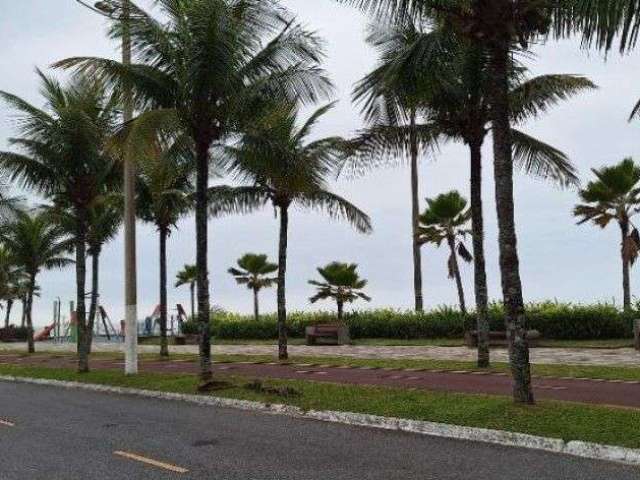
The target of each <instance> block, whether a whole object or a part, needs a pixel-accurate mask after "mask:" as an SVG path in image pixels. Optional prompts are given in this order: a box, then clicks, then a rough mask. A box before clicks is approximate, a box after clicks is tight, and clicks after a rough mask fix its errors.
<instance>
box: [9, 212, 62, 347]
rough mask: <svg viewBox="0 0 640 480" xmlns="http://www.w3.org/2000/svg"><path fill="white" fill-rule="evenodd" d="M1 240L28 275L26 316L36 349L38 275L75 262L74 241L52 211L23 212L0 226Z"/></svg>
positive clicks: (31, 341)
mask: <svg viewBox="0 0 640 480" xmlns="http://www.w3.org/2000/svg"><path fill="white" fill-rule="evenodd" d="M0 243H2V245H4V248H5V249H6V251H7V253H8V255H9V257H10V258H11V261H12V263H13V264H14V265H16V266H17V267H19V268H21V269H22V270H24V272H25V273H26V275H27V278H28V282H27V285H28V289H27V292H26V305H25V307H26V309H25V316H26V324H27V329H28V332H29V333H28V345H29V353H34V352H35V347H34V343H33V319H32V310H33V297H34V294H35V291H36V280H37V277H38V275H39V274H40V272H42V271H43V270H52V269H58V268H64V267H66V266H68V265H70V264H72V263H73V261H72V260H71V259H70V258H68V257H67V254H68V253H70V252H71V251H72V250H73V248H74V242H73V239H71V238H69V237H68V236H66V233H65V231H64V229H63V228H61V227H60V226H59V225H57V224H55V223H53V222H51V219H50V218H49V215H48V214H46V213H42V212H40V213H33V212H30V213H27V212H22V213H19V214H18V215H17V218H16V219H15V220H14V221H13V222H11V223H9V224H8V225H6V226H4V227H2V228H1V229H0Z"/></svg>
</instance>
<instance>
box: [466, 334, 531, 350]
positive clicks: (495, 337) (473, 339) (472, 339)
mask: <svg viewBox="0 0 640 480" xmlns="http://www.w3.org/2000/svg"><path fill="white" fill-rule="evenodd" d="M540 338H541V335H540V332H539V331H538V330H529V331H527V340H529V346H530V347H531V348H535V347H537V346H538V343H539V340H540ZM464 343H465V345H466V346H467V347H470V348H473V347H477V346H478V331H477V330H471V331H468V332H467V333H465V334H464ZM489 346H490V347H508V346H509V341H508V340H507V332H489Z"/></svg>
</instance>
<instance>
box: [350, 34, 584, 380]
mask: <svg viewBox="0 0 640 480" xmlns="http://www.w3.org/2000/svg"><path fill="white" fill-rule="evenodd" d="M369 41H370V42H371V43H373V44H374V45H375V46H376V47H377V48H378V49H379V51H380V52H381V58H382V59H383V60H384V61H383V62H382V65H381V66H380V67H379V68H378V69H376V70H374V72H372V73H371V74H369V75H367V77H365V78H364V79H363V80H362V81H361V82H360V83H359V84H358V86H357V88H356V98H357V99H361V98H362V99H364V100H365V101H366V103H365V106H366V111H367V112H368V114H369V115H373V116H375V117H377V118H378V119H377V121H376V124H375V125H374V126H373V127H371V128H369V129H367V130H365V131H363V132H361V133H360V134H359V135H358V137H357V138H356V139H355V140H354V141H353V145H352V148H353V149H354V151H355V153H357V154H358V155H356V156H355V158H356V159H361V158H362V157H364V160H365V161H366V162H371V158H373V159H374V160H377V159H378V158H379V157H381V156H384V157H389V156H392V157H396V156H397V155H398V154H402V153H403V149H405V148H406V146H407V145H410V146H411V150H412V151H414V150H415V149H416V148H419V149H425V148H429V147H432V146H433V143H434V142H435V143H436V144H437V142H436V140H455V141H461V142H463V143H464V144H466V145H467V146H468V147H469V151H470V170H471V175H470V178H471V182H470V186H471V212H472V215H471V216H472V228H473V250H474V287H475V297H476V314H477V317H478V320H477V323H478V331H479V341H478V366H479V367H480V368H486V367H488V366H489V344H488V335H489V322H488V289H487V276H486V267H485V255H484V218H483V211H482V210H483V209H482V146H483V144H484V143H485V140H486V137H487V135H488V134H489V132H490V130H491V124H490V121H491V118H490V108H489V98H488V94H487V88H486V86H487V83H488V80H487V76H488V74H487V55H486V52H485V51H484V50H483V49H482V48H480V47H478V46H472V47H468V46H465V45H462V44H461V43H460V42H456V41H453V40H452V38H451V35H450V33H449V32H447V31H446V29H434V30H431V31H429V32H423V31H421V30H420V29H419V28H418V27H417V26H415V25H414V24H412V23H411V22H409V23H408V24H403V25H394V24H391V25H386V26H379V27H378V28H376V29H375V30H374V31H373V33H372V34H371V36H370V39H369ZM424 52H432V53H431V54H428V55H427V54H425V53H424ZM396 78H412V79H415V80H414V82H415V83H416V84H417V85H418V86H419V87H420V92H419V94H418V95H416V96H417V99H418V100H417V101H418V102H419V103H418V107H419V108H418V109H417V111H418V112H419V116H418V120H419V123H418V124H417V125H411V124H410V125H408V126H407V125H400V126H396V125H395V124H394V123H395V122H393V123H392V124H389V119H391V120H393V119H394V118H396V117H397V114H396V113H395V110H398V108H397V107H396V106H395V104H393V103H390V102H389V101H388V100H387V96H388V93H387V92H389V91H393V85H394V82H395V79H396ZM510 81H511V91H510V96H511V100H512V110H513V112H512V121H513V122H514V124H522V123H524V122H525V121H527V120H530V119H531V118H534V117H537V116H539V115H541V114H542V113H544V112H546V111H547V110H548V109H549V108H550V107H551V106H553V105H555V104H556V103H558V102H559V101H561V100H565V99H567V98H569V97H570V96H572V95H575V94H577V93H579V92H581V91H584V90H586V89H590V88H595V85H594V84H593V83H592V82H591V81H589V80H588V79H586V78H584V77H580V76H576V75H542V76H539V77H534V78H528V77H527V76H526V71H525V70H524V69H523V68H521V67H519V66H518V65H513V67H512V78H511V80H510ZM390 109H391V110H392V111H391V114H388V113H386V112H387V111H389V110H390ZM418 140H419V141H420V142H419V143H418V144H416V142H417V141H418ZM513 149H514V161H515V164H516V165H517V166H518V167H519V168H520V169H522V170H523V171H524V172H525V173H527V174H529V175H533V176H536V177H540V178H543V179H547V180H550V181H553V182H555V183H557V184H559V185H560V186H562V187H566V186H571V185H575V184H577V183H578V178H577V176H576V173H575V169H574V168H573V166H572V165H571V164H570V162H569V160H568V159H567V157H566V155H564V154H563V153H562V152H560V151H559V150H557V149H556V148H554V147H552V146H550V145H548V144H546V143H544V142H542V141H540V140H538V139H535V138H532V137H531V136H529V135H527V134H525V133H524V132H522V131H519V130H513ZM352 161H353V160H352ZM386 163H388V162H386V161H385V162H384V163H383V165H384V164H386ZM358 164H359V165H361V164H362V162H359V163H358ZM373 164H374V165H379V164H380V163H379V162H378V161H376V162H374V163H373ZM414 196H415V194H414ZM416 238H417V237H416Z"/></svg>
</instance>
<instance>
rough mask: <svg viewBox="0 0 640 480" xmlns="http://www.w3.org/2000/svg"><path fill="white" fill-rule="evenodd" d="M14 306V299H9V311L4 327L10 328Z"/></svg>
mask: <svg viewBox="0 0 640 480" xmlns="http://www.w3.org/2000/svg"><path fill="white" fill-rule="evenodd" d="M12 307H13V299H11V298H10V299H9V300H7V312H6V314H5V317H4V328H9V321H10V320H11V308H12Z"/></svg>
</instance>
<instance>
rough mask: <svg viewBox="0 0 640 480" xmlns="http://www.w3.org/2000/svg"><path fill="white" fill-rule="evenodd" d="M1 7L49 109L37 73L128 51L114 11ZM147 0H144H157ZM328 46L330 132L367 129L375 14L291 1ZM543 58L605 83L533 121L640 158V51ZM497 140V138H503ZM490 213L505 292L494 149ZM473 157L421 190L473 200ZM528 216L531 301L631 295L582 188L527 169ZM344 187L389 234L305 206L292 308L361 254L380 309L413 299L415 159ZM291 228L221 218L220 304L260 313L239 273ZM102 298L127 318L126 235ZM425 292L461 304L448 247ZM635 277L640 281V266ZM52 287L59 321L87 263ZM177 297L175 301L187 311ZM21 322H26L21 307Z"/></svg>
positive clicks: (142, 309) (550, 52)
mask: <svg viewBox="0 0 640 480" xmlns="http://www.w3.org/2000/svg"><path fill="white" fill-rule="evenodd" d="M1 3H2V8H3V14H2V16H0V45H2V54H1V55H0V72H2V73H1V74H0V89H2V90H6V91H9V92H11V93H15V94H17V95H20V96H22V97H24V98H26V99H28V100H29V101H31V102H33V103H35V104H37V105H39V106H40V105H41V99H40V97H39V95H38V81H37V79H36V76H35V75H34V69H35V68H36V67H40V68H43V69H46V68H47V67H48V65H50V64H51V63H52V62H54V61H56V60H59V59H61V58H65V57H68V56H75V55H97V56H114V57H115V56H116V55H117V54H118V50H117V45H115V44H113V43H112V42H110V41H109V40H108V39H106V37H105V28H106V25H105V23H104V21H103V20H102V19H100V18H97V17H96V16H94V15H92V14H90V13H89V12H87V11H85V10H84V9H83V8H81V7H80V6H78V5H77V4H76V2H75V1H74V0H21V1H19V2H16V1H10V0H2V2H1ZM146 3H147V2H142V4H146ZM283 3H284V4H285V5H286V6H288V7H289V8H290V9H291V10H292V11H293V12H295V14H296V15H297V16H298V18H299V20H300V21H302V22H303V23H305V24H306V25H307V26H308V27H309V28H310V29H313V30H316V31H317V32H318V33H319V34H320V35H321V36H322V37H323V38H324V39H325V40H326V45H327V60H326V62H325V68H326V69H327V70H328V72H329V73H330V75H331V77H332V79H333V80H334V82H335V84H336V85H337V92H336V98H337V99H338V100H339V101H340V102H339V104H338V106H337V107H336V108H335V109H334V110H333V111H332V112H331V113H330V114H329V115H328V116H326V117H325V120H324V122H323V123H322V124H321V125H320V126H319V128H318V129H317V132H316V133H317V134H318V135H322V136H326V135H343V136H348V135H350V134H351V133H353V132H354V131H355V130H357V129H358V128H360V127H361V126H362V121H361V118H360V116H359V113H358V109H357V107H354V106H353V105H352V104H351V102H350V92H351V89H352V86H353V84H354V82H356V81H357V80H358V79H359V78H361V77H362V76H363V75H364V74H365V73H366V72H367V71H369V70H370V69H371V68H372V66H373V65H374V63H375V52H373V51H372V49H371V48H370V47H368V46H367V45H366V43H365V41H364V36H365V28H366V26H367V19H366V18H364V17H363V16H362V15H361V14H359V13H358V12H356V11H354V10H352V9H349V8H346V7H341V6H337V5H335V4H334V3H333V2H332V1H331V0H314V1H313V2H311V1H309V0H286V1H284V2H283ZM536 53H537V56H536V58H534V59H532V61H531V62H529V63H530V67H531V69H532V71H533V72H534V73H535V74H541V73H579V74H585V75H588V76H589V77H590V78H591V79H592V80H593V81H594V82H595V83H597V84H598V85H599V86H600V89H599V90H598V91H597V92H593V93H588V94H584V95H581V96H579V97H577V98H574V99H572V100H570V101H569V102H567V103H566V104H564V105H562V106H560V107H558V108H555V109H554V110H553V111H552V112H551V113H550V114H548V115H546V116H545V117H544V118H542V119H540V120H537V121H536V122H535V123H531V124H528V125H527V126H526V127H525V130H526V131H527V132H528V133H530V134H534V135H536V136H538V137H539V138H541V139H542V140H544V141H546V142H549V143H551V144H553V145H554V146H556V147H558V148H560V149H562V150H563V151H565V152H566V153H567V154H568V155H569V156H570V158H571V159H572V160H573V162H574V163H575V164H576V165H577V166H578V168H579V169H580V173H581V176H582V178H583V179H584V180H585V181H586V180H588V179H589V178H590V169H591V168H594V167H600V166H602V165H607V164H612V163H614V162H617V161H619V160H621V159H622V158H624V157H627V156H635V157H636V158H637V159H638V160H640V134H639V132H640V124H639V123H638V122H636V123H635V124H628V123H627V121H626V119H627V117H628V115H629V113H630V111H631V108H632V106H633V105H634V104H635V102H636V101H637V100H638V98H640V86H638V82H637V72H638V71H640V54H638V53H634V54H631V55H629V56H626V57H623V58H621V57H620V56H619V55H617V54H612V55H611V56H610V57H609V59H608V60H607V61H606V62H605V61H604V59H603V57H602V56H601V55H600V54H599V53H595V52H591V53H589V52H585V51H582V50H580V48H579V45H578V43H577V42H576V41H565V42H561V43H556V42H554V43H550V44H547V45H544V46H540V47H538V48H537V49H536ZM13 131H14V127H13V125H12V120H11V114H10V112H8V111H7V109H6V107H5V106H4V105H3V106H0V148H2V149H5V148H7V146H6V139H7V138H8V137H9V136H11V135H12V132H13ZM489 143H490V142H489ZM485 155H486V159H487V161H486V163H485V166H486V169H485V185H484V188H485V192H486V193H485V215H486V218H487V220H486V222H487V237H486V245H487V267H488V275H489V290H490V296H491V298H493V299H498V298H499V297H500V287H499V285H500V283H499V275H498V268H497V264H498V259H497V245H496V244H497V230H496V220H495V208H494V202H493V198H492V197H493V195H492V193H493V182H492V181H491V176H492V171H491V162H490V161H489V160H490V155H491V150H490V148H488V147H487V148H486V151H485ZM468 181H469V173H468V154H467V152H466V150H465V149H464V148H463V147H462V146H459V145H455V144H454V145H447V146H445V147H444V148H442V150H441V151H440V152H439V153H437V154H436V155H435V156H431V157H429V158H424V159H423V161H422V163H421V166H420V182H421V198H422V199H423V198H424V197H426V196H434V195H437V194H439V193H442V192H445V191H448V190H450V189H458V190H460V191H461V192H463V193H464V194H465V195H467V196H468ZM515 182H516V188H515V195H516V221H517V229H518V235H519V247H520V248H519V252H520V260H521V267H522V280H523V284H524V295H525V299H526V300H527V301H534V300H541V299H559V300H566V301H574V302H596V301H611V300H612V299H616V301H618V302H619V299H620V297H621V292H620V290H621V285H620V284H621V281H620V277H621V275H620V265H619V263H620V262H619V259H618V251H619V233H618V231H617V230H616V228H615V227H614V226H612V227H610V228H609V229H608V230H605V231H600V230H598V229H596V228H594V227H591V226H582V227H578V226H576V225H575V219H574V218H572V215H571V210H572V207H573V205H574V203H575V201H576V192H574V191H561V190H558V189H557V188H554V187H552V186H550V185H546V184H544V183H542V182H540V181H537V180H532V179H529V178H526V177H523V176H522V175H518V176H517V177H516V180H515ZM334 188H335V191H336V192H339V193H340V194H342V195H344V196H346V197H347V198H349V199H350V200H352V201H353V202H354V203H355V204H357V205H358V206H359V207H361V208H362V209H364V210H365V211H367V212H368V213H369V214H370V215H371V217H372V220H373V223H374V228H375V232H374V233H373V234H372V235H369V236H363V235H359V234H357V233H355V232H354V231H353V230H352V229H351V228H350V227H349V226H347V225H344V224H339V223H334V222H331V221H329V220H327V219H326V218H323V217H322V216H320V215H317V214H312V213H305V212H301V211H295V212H293V213H292V215H291V220H290V240H289V245H290V248H289V269H288V289H287V294H288V304H289V307H290V309H292V310H295V309H310V308H333V305H330V304H325V305H318V306H314V307H311V306H310V305H309V303H308V297H309V296H310V295H311V294H312V290H311V287H310V286H309V285H308V284H307V280H309V279H310V278H313V277H314V276H316V274H315V268H316V267H317V266H320V265H324V264H326V263H328V262H330V261H333V260H341V261H348V262H356V263H358V264H359V265H360V271H361V274H362V275H363V276H364V277H365V278H367V279H368V280H369V286H368V293H369V294H370V295H371V296H372V297H373V301H372V302H371V306H372V307H393V308H400V309H405V308H409V307H411V306H412V304H413V291H412V277H411V271H412V268H411V250H410V248H411V247H410V244H411V240H410V193H409V171H408V169H407V168H398V169H389V170H381V171H378V172H376V173H374V174H370V175H368V176H367V177H365V178H362V179H358V180H356V181H353V180H351V181H341V182H339V183H338V184H336V185H334ZM193 224H194V221H193V219H192V218H188V219H186V220H185V221H184V222H182V223H181V225H180V230H179V231H177V232H175V233H174V234H173V236H172V237H171V239H170V242H169V278H170V279H173V278H174V276H175V273H176V272H177V271H178V270H179V269H180V268H181V267H182V265H184V264H185V263H193V261H194V258H195V243H194V232H195V228H194V225H193ZM277 228H278V224H277V221H276V219H275V217H274V214H273V211H272V210H271V209H266V210H265V211H264V212H261V213H259V214H255V215H251V216H246V217H235V218H228V219H223V220H216V221H212V222H211V223H210V228H209V232H210V252H209V253H210V268H211V287H212V303H213V304H216V305H219V306H222V307H223V308H225V309H229V310H233V311H241V312H247V313H248V312H250V311H251V296H250V294H249V292H248V291H247V290H245V289H244V288H240V287H239V286H237V285H236V284H235V281H234V280H233V278H232V277H231V276H230V275H229V274H227V273H226V270H227V268H229V267H230V266H231V265H232V264H233V263H234V262H235V260H236V259H237V258H238V257H240V256H241V255H242V254H243V253H245V252H262V253H267V254H269V255H270V256H271V257H272V259H274V260H275V255H276V252H277ZM138 232H139V236H138V242H139V244H138V245H139V248H138V258H139V277H138V281H139V313H140V317H141V318H142V317H144V316H146V315H148V314H149V313H151V311H152V310H153V308H154V306H155V305H156V304H157V298H158V295H157V290H158V287H157V283H158V261H157V256H158V247H157V244H158V241H157V236H156V234H155V231H154V229H153V228H152V227H149V226H143V225H140V226H139V230H138ZM102 265H103V266H102V278H101V282H102V291H101V293H102V303H103V304H104V305H105V306H106V308H107V310H108V311H109V313H110V314H111V316H112V318H114V319H115V320H119V319H120V318H122V316H123V296H122V291H123V268H122V267H123V248H122V238H121V237H119V238H118V239H117V240H116V241H114V242H113V243H112V244H110V245H109V246H108V247H107V248H106V250H105V252H104V254H103V260H102ZM423 269H424V280H425V285H424V294H425V299H426V303H427V305H428V306H429V307H433V306H437V305H441V304H452V303H454V302H455V301H456V294H455V286H454V283H453V282H451V281H450V280H449V279H447V274H446V252H445V251H444V248H443V249H442V250H441V251H438V250H436V249H434V248H432V247H425V249H424V253H423ZM462 273H463V279H464V283H465V287H466V291H467V301H468V303H469V304H472V303H473V283H472V268H471V267H470V266H467V265H464V266H463V267H462ZM633 280H637V274H635V273H634V276H633ZM40 284H41V286H42V297H41V298H39V299H37V300H36V304H35V314H36V318H35V321H36V323H37V324H40V325H41V324H44V323H48V322H49V321H50V317H51V313H50V312H51V309H52V306H51V305H52V302H53V300H54V299H55V298H56V297H60V298H62V299H63V301H64V302H65V303H66V302H68V301H69V300H73V298H74V275H73V270H72V269H68V270H66V271H63V272H51V273H46V274H43V275H42V276H41V278H40ZM169 301H170V304H171V305H175V304H176V303H182V304H184V305H185V306H187V305H188V290H187V289H184V290H175V289H173V288H171V289H170V291H169ZM262 303H263V306H262V309H263V311H273V310H275V306H276V303H275V291H273V290H272V291H265V292H263V294H262ZM174 308H175V307H174V306H172V307H171V308H170V311H171V312H173V310H174ZM14 321H18V316H17V314H16V315H15V316H14Z"/></svg>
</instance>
